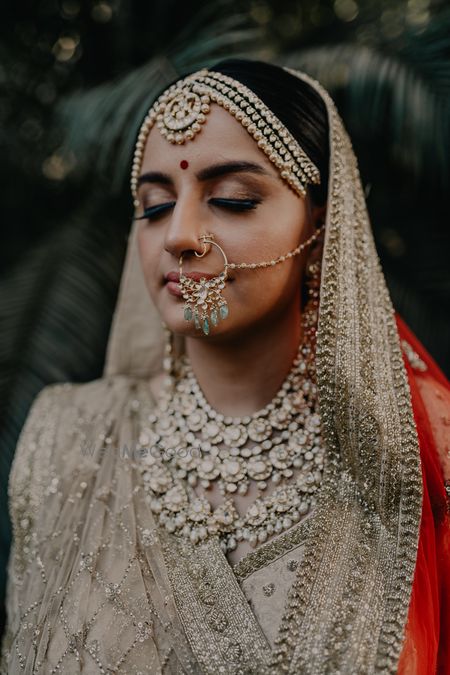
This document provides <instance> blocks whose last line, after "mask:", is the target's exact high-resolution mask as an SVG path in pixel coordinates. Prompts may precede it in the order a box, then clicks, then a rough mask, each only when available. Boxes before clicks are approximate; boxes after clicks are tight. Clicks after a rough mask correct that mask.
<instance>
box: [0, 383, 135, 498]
mask: <svg viewBox="0 0 450 675" xmlns="http://www.w3.org/2000/svg"><path fill="white" fill-rule="evenodd" d="M146 386H147V387H148V384H147V385H146V384H145V382H144V381H142V380H139V379H137V378H133V377H128V376H125V375H114V376H110V377H102V378H99V379H96V380H92V381H90V382H84V383H75V382H63V383H55V384H49V385H47V386H45V387H44V388H43V389H41V391H40V392H39V394H38V395H37V396H36V397H35V399H34V400H33V403H32V404H31V407H30V409H29V412H28V415H27V417H26V420H25V423H24V425H23V427H22V430H21V432H20V435H19V439H18V442H17V445H16V450H15V453H14V459H13V462H12V465H11V472H10V477H9V486H8V491H9V496H10V499H13V498H14V500H15V503H17V496H18V495H19V494H20V495H23V494H25V493H28V494H29V499H30V500H31V499H32V497H33V494H35V495H37V493H38V491H39V487H40V484H41V483H42V477H43V475H44V473H48V471H49V468H50V465H51V464H52V463H54V462H55V463H57V464H63V463H64V462H65V461H69V460H70V456H71V454H73V453H72V452H71V451H72V449H73V444H74V443H75V439H76V438H80V437H81V436H82V435H83V433H84V432H83V430H86V429H87V428H88V427H90V426H92V425H93V424H94V425H95V423H96V421H100V420H103V421H104V420H105V419H106V418H107V417H108V416H109V417H114V416H116V417H117V416H120V414H121V413H122V411H123V410H124V409H125V407H126V406H129V405H130V404H131V402H132V400H133V395H134V394H136V396H137V395H140V392H141V391H142V390H143V389H144V388H145V387H146ZM55 449H57V451H56V450H55ZM37 498H38V497H37V496H36V499H37Z"/></svg>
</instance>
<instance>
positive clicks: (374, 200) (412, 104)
mask: <svg viewBox="0 0 450 675" xmlns="http://www.w3.org/2000/svg"><path fill="white" fill-rule="evenodd" d="M445 5H446V3H445V2H443V1H438V0H408V1H407V2H405V1H403V2H391V1H389V0H359V1H358V0H334V2H333V1H331V0H304V1H302V2H299V1H297V2H293V1H292V0H245V1H244V2H242V1H239V2H238V1H237V0H234V1H233V0H221V1H218V2H217V1H213V2H210V3H209V4H208V5H206V6H205V3H204V2H201V1H200V0H189V2H187V1H184V2H181V1H180V0H155V1H153V2H148V1H145V2H144V1H143V0H129V1H128V2H125V1H124V0H122V1H121V0H88V1H85V2H81V1H80V0H61V2H56V0H41V1H40V2H36V1H35V2H30V1H29V0H28V1H22V2H20V3H14V2H12V1H11V0H9V3H6V5H5V7H4V9H2V21H1V24H0V152H1V158H2V161H1V162H0V191H1V203H0V214H1V225H2V246H1V249H0V275H1V276H0V321H1V332H0V410H1V417H0V500H1V502H0V541H1V557H0V596H1V591H3V590H4V584H5V566H6V561H7V556H8V551H9V543H10V534H11V533H10V524H9V519H8V513H7V492H6V489H7V479H8V473H9V468H10V463H11V460H12V457H13V454H14V449H15V445H16V442H17V438H18V435H19V433H20V429H21V428H22V426H23V423H24V420H25V418H26V415H27V413H28V410H29V407H30V404H31V402H32V400H33V398H34V397H35V396H36V394H37V393H38V391H39V390H40V389H41V388H42V387H43V386H45V385H46V384H48V383H51V382H56V381H67V380H69V381H80V382H82V381H86V380H91V379H94V378H96V377H99V376H100V375H101V373H102V366H103V362H104V357H105V348H106V341H107V336H108V332H109V328H110V323H111V318H112V313H113V311H114V305H115V301H116V296H117V290H118V283H119V280H120V273H121V268H122V264H123V257H124V253H125V248H126V238H127V233H128V230H129V227H130V224H131V214H132V209H131V200H130V197H129V191H128V176H129V170H130V155H131V151H132V147H133V143H134V139H135V135H136V131H137V128H138V126H139V123H140V121H141V119H142V117H143V116H144V114H145V111H146V109H147V108H148V106H149V104H150V102H151V101H152V100H153V98H154V97H155V95H156V93H157V92H158V91H159V90H160V89H161V88H162V87H163V86H164V85H165V83H167V82H169V81H171V80H173V79H174V78H175V77H176V76H177V75H178V74H183V73H184V72H186V71H187V70H189V69H191V68H197V67H200V66H203V65H209V64H211V63H213V62H214V61H215V60H217V58H219V57H221V56H229V55H243V56H248V57H250V58H261V59H269V60H273V61H276V62H279V63H282V64H287V65H290V66H293V67H299V68H302V69H304V70H306V71H307V72H309V73H310V74H311V75H313V76H315V77H317V78H318V79H319V80H320V81H321V82H322V83H323V84H324V85H325V86H326V87H327V88H328V89H329V90H330V92H331V93H332V95H333V97H334V99H335V101H336V103H337V105H338V108H339V110H340V112H341V115H342V117H343V118H344V121H345V124H346V126H347V129H348V130H349V133H350V136H351V138H352V140H353V143H354V147H355V151H356V154H357V156H358V158H359V164H360V169H361V175H362V178H363V182H364V185H365V189H366V195H367V205H368V208H369V212H370V215H371V219H372V224H373V229H374V234H375V238H376V242H377V247H378V251H379V254H380V258H381V261H382V264H383V267H384V270H385V273H386V277H387V280H388V284H389V287H390V291H391V294H392V297H393V300H394V304H395V306H396V308H397V310H398V311H399V312H400V313H401V314H402V315H403V317H404V318H405V320H406V321H407V322H408V323H409V325H410V326H411V328H412V329H413V330H414V331H415V332H416V334H417V335H418V337H419V338H420V339H421V340H422V341H423V343H424V344H425V346H426V347H427V348H428V349H429V351H430V352H431V353H432V355H433V356H434V357H435V359H436V360H437V361H438V363H439V364H440V365H441V367H442V368H443V369H444V370H445V371H446V372H447V374H448V373H449V372H450V269H449V263H448V260H449V253H450V250H449V249H450V246H449V239H450V237H449V201H448V184H449V170H450V143H449V139H450V114H449V112H450V10H449V8H447V7H446V6H445ZM0 604H2V598H1V597H0Z"/></svg>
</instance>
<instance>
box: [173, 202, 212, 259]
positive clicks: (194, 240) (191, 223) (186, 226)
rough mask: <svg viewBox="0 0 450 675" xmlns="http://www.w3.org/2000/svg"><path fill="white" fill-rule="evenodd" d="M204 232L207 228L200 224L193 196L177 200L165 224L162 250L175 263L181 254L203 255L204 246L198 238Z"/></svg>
mask: <svg viewBox="0 0 450 675" xmlns="http://www.w3.org/2000/svg"><path fill="white" fill-rule="evenodd" d="M206 231H207V227H206V224H205V223H203V222H202V213H201V208H200V205H198V204H197V203H196V199H195V196H185V197H182V198H179V199H178V200H177V203H176V205H175V207H174V209H173V211H172V214H171V218H170V219H169V222H168V224H167V228H166V232H165V238H164V248H165V250H166V251H168V252H169V253H170V254H171V255H173V256H174V258H176V260H177V262H178V260H179V258H180V256H181V255H182V254H184V255H185V254H187V253H190V254H191V255H194V252H197V253H203V251H204V245H203V242H202V241H200V239H199V237H200V235H202V234H205V232H206Z"/></svg>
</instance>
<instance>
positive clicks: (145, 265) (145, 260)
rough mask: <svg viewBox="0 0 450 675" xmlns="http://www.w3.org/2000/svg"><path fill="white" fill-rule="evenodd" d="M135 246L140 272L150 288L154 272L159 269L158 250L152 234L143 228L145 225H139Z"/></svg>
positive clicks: (148, 229)
mask: <svg viewBox="0 0 450 675" xmlns="http://www.w3.org/2000/svg"><path fill="white" fill-rule="evenodd" d="M137 245H138V252H139V260H140V263H141V267H142V271H143V273H144V277H145V280H146V282H147V286H150V285H151V284H152V282H153V277H154V272H155V271H156V270H158V269H159V267H158V259H159V257H160V252H159V251H160V249H159V248H158V243H157V241H156V239H155V236H154V234H153V233H152V232H151V231H150V228H148V227H147V228H146V227H145V224H143V225H141V227H140V229H139V231H138V235H137Z"/></svg>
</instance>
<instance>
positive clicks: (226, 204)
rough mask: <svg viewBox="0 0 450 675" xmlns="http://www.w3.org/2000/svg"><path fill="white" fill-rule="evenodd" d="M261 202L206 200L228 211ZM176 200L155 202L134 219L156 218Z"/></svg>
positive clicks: (219, 198) (254, 200) (172, 205)
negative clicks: (162, 202) (161, 202)
mask: <svg viewBox="0 0 450 675" xmlns="http://www.w3.org/2000/svg"><path fill="white" fill-rule="evenodd" d="M260 203H261V200H259V199H224V198H221V197H212V198H211V199H209V200H208V204H211V205H212V206H218V207H219V208H222V209H227V210H229V211H250V210H252V209H256V207H257V206H258V204H260ZM175 204H176V202H166V203H164V204H156V206H149V207H148V208H146V209H145V210H144V213H143V214H142V216H138V217H137V218H136V220H157V219H158V218H159V217H160V216H162V215H163V214H164V213H165V212H166V211H168V210H169V209H171V208H173V207H174V206H175Z"/></svg>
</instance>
